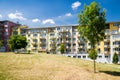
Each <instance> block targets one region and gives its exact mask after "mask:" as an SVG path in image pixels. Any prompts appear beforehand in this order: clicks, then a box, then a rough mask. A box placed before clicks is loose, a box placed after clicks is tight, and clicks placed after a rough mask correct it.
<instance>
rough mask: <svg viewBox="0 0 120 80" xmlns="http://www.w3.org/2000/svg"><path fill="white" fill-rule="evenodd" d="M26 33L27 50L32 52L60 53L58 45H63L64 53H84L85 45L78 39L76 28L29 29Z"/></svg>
mask: <svg viewBox="0 0 120 80" xmlns="http://www.w3.org/2000/svg"><path fill="white" fill-rule="evenodd" d="M26 31H27V32H26V33H27V34H26V37H27V41H28V46H27V50H30V51H33V52H35V51H36V52H43V51H49V52H52V51H53V50H56V53H60V50H59V48H60V44H61V43H63V44H64V45H65V53H82V52H84V51H85V43H84V41H83V40H82V39H81V38H80V35H79V33H78V31H77V26H57V27H48V28H29V29H27V30H26ZM53 40H54V42H55V43H54V44H55V45H54V44H53ZM53 46H55V47H53ZM54 48H56V49H54Z"/></svg>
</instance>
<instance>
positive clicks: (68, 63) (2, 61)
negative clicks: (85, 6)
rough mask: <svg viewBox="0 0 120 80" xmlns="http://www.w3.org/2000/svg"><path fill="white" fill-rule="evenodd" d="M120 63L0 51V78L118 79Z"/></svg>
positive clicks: (8, 79) (57, 79)
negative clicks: (94, 62)
mask: <svg viewBox="0 0 120 80" xmlns="http://www.w3.org/2000/svg"><path fill="white" fill-rule="evenodd" d="M104 71H108V72H112V71H116V72H118V73H120V68H119V65H112V64H97V73H93V62H90V61H86V60H80V59H73V58H67V57H64V56H60V55H51V54H41V53H40V54H13V53H0V80H120V76H119V75H112V74H108V73H106V72H104Z"/></svg>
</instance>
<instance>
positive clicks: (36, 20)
mask: <svg viewBox="0 0 120 80" xmlns="http://www.w3.org/2000/svg"><path fill="white" fill-rule="evenodd" d="M32 22H34V23H36V22H40V20H39V19H37V18H35V19H33V20H32Z"/></svg>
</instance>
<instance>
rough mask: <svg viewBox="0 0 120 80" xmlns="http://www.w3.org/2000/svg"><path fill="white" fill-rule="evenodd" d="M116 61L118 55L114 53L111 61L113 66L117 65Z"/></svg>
mask: <svg viewBox="0 0 120 80" xmlns="http://www.w3.org/2000/svg"><path fill="white" fill-rule="evenodd" d="M118 61H119V58H118V54H117V53H116V52H115V53H114V55H113V61H112V62H113V63H114V64H117V63H118Z"/></svg>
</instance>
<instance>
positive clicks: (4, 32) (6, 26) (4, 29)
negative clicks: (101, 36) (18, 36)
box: [0, 20, 19, 52]
mask: <svg viewBox="0 0 120 80" xmlns="http://www.w3.org/2000/svg"><path fill="white" fill-rule="evenodd" d="M18 25H19V24H16V23H14V22H11V21H8V20H5V21H0V36H1V37H0V40H2V41H3V46H2V47H1V48H0V51H5V52H6V51H9V50H10V48H9V46H8V40H9V38H10V36H11V35H12V31H13V29H12V28H14V27H17V26H18Z"/></svg>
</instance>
